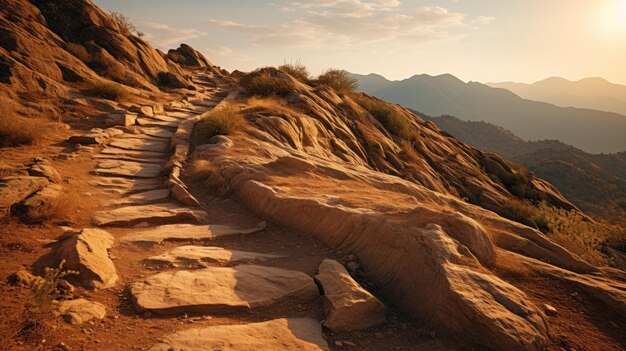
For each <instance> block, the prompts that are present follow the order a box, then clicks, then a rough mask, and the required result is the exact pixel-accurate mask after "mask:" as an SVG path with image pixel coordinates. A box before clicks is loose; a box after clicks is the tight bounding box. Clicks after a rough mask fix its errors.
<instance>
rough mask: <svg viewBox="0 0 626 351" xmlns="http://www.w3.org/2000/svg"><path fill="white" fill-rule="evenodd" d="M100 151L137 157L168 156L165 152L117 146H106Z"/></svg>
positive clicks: (107, 153) (106, 153)
mask: <svg viewBox="0 0 626 351" xmlns="http://www.w3.org/2000/svg"><path fill="white" fill-rule="evenodd" d="M100 153H101V154H105V155H124V156H132V157H136V158H160V157H165V156H166V155H165V153H163V152H155V151H137V150H126V149H120V148H117V147H106V148H104V149H102V151H100Z"/></svg>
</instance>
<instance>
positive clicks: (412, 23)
mask: <svg viewBox="0 0 626 351" xmlns="http://www.w3.org/2000/svg"><path fill="white" fill-rule="evenodd" d="M276 5H277V6H278V7H279V9H280V10H281V11H286V12H290V13H293V14H294V19H292V20H290V21H287V22H283V23H279V24H273V25H249V24H245V23H239V22H234V21H231V20H222V19H211V20H209V23H210V24H211V25H213V26H216V27H221V28H224V29H228V30H232V31H236V32H239V33H244V34H247V35H248V37H247V38H248V41H249V42H250V43H252V44H256V45H276V46H282V47H288V46H300V47H319V46H323V45H324V44H326V45H332V46H334V47H342V48H351V49H354V48H359V47H364V46H366V45H368V44H371V43H379V42H395V43H396V45H398V46H400V45H406V44H416V43H417V44H419V43H426V42H432V41H440V40H446V39H453V38H458V37H459V36H461V35H462V34H461V30H462V29H463V28H468V27H469V25H468V24H467V23H466V15H465V14H462V13H457V12H452V11H449V10H447V9H445V8H443V7H438V6H425V7H418V8H416V9H414V10H413V11H406V10H402V11H401V10H400V8H399V6H400V5H401V3H400V1H398V0H370V1H366V0H312V1H307V2H294V3H281V4H276ZM477 20H478V21H480V22H483V23H488V22H489V21H490V20H491V18H488V17H484V18H480V19H477Z"/></svg>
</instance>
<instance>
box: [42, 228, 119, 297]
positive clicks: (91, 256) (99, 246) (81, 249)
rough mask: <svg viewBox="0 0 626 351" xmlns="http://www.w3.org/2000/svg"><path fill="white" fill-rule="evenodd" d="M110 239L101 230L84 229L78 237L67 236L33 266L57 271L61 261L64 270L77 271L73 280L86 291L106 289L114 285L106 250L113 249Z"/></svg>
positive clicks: (110, 263)
mask: <svg viewBox="0 0 626 351" xmlns="http://www.w3.org/2000/svg"><path fill="white" fill-rule="evenodd" d="M113 242H114V240H113V236H112V235H111V234H109V233H107V232H105V231H104V230H101V229H95V228H85V229H83V230H82V231H81V232H80V233H78V234H73V233H69V235H67V236H65V237H64V238H62V239H61V240H59V241H58V242H57V243H56V245H55V246H54V248H53V250H52V251H51V252H49V253H48V254H47V255H45V256H43V257H42V258H41V259H40V260H39V261H38V262H37V263H36V264H35V266H36V267H39V270H42V269H43V267H58V266H59V264H60V263H61V261H63V260H65V264H64V266H63V267H64V268H65V269H69V270H72V271H77V272H78V276H76V277H74V276H70V277H68V279H72V280H74V279H75V280H77V281H78V283H79V284H80V285H82V286H84V287H85V288H87V289H106V288H110V287H112V286H114V285H115V283H116V282H117V279H118V276H117V272H116V270H115V265H114V264H113V261H111V259H110V258H109V249H111V247H112V246H113Z"/></svg>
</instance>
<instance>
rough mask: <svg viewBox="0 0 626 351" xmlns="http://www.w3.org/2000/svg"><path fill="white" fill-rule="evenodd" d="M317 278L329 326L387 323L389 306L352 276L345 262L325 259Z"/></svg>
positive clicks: (340, 329)
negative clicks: (322, 291) (344, 265)
mask: <svg viewBox="0 0 626 351" xmlns="http://www.w3.org/2000/svg"><path fill="white" fill-rule="evenodd" d="M315 279H316V280H317V281H319V282H320V284H321V286H322V289H323V290H324V303H325V308H326V310H327V316H326V321H325V322H324V326H325V327H326V328H328V329H330V330H332V331H334V332H349V331H354V330H360V329H366V328H369V327H373V326H375V325H379V324H382V323H384V322H385V306H384V305H383V304H382V302H380V301H379V300H378V299H377V298H376V297H375V296H374V295H372V294H370V293H369V292H368V291H367V290H365V289H363V288H362V287H361V286H360V285H359V283H357V282H356V281H355V280H354V279H352V277H351V276H350V274H349V273H348V271H347V270H346V269H345V268H344V267H343V265H341V263H339V262H337V261H335V260H330V259H325V260H324V261H322V263H321V264H320V267H319V271H318V274H317V275H316V276H315Z"/></svg>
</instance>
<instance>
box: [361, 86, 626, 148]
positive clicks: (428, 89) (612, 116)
mask: <svg viewBox="0 0 626 351" xmlns="http://www.w3.org/2000/svg"><path fill="white" fill-rule="evenodd" d="M354 76H355V77H356V78H358V79H359V81H360V88H359V89H360V90H361V91H363V92H366V93H368V94H371V95H374V96H377V97H379V98H382V99H385V100H387V101H390V102H394V103H398V104H401V105H404V106H407V107H410V108H413V109H416V110H419V111H422V112H424V113H426V114H428V115H433V116H437V115H454V116H457V117H459V118H463V119H468V120H472V121H486V122H490V123H495V124H497V125H501V126H503V127H505V128H507V129H509V130H511V131H512V132H513V133H515V134H516V135H518V136H520V137H522V138H524V139H526V140H542V139H557V140H560V141H563V142H565V143H568V144H572V145H574V146H576V147H578V148H581V149H583V150H585V151H587V152H591V153H600V152H618V151H624V150H626V138H624V135H625V134H626V116H624V115H620V114H617V113H612V112H604V111H597V110H591V109H581V108H573V107H559V106H555V105H552V104H548V103H545V102H537V101H531V100H526V99H522V98H521V97H519V96H517V95H515V94H514V93H512V92H510V91H508V90H505V89H499V88H492V87H490V86H487V85H485V84H481V83H477V82H469V83H465V82H463V81H461V80H459V79H458V78H456V77H454V76H453V75H450V74H444V75H440V76H434V77H433V76H429V75H425V74H422V75H415V76H413V77H411V78H408V79H405V80H401V81H390V80H388V79H386V78H384V77H382V76H380V75H375V74H370V75H359V74H354Z"/></svg>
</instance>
